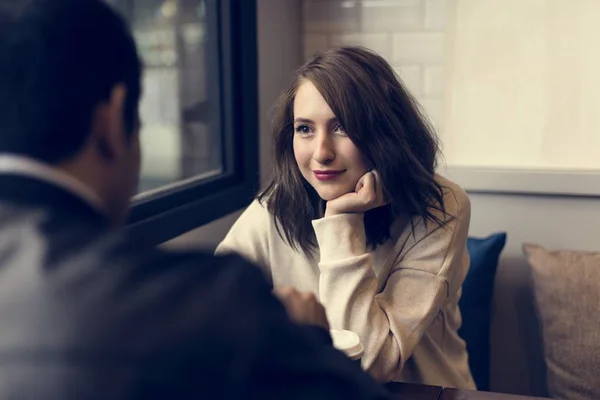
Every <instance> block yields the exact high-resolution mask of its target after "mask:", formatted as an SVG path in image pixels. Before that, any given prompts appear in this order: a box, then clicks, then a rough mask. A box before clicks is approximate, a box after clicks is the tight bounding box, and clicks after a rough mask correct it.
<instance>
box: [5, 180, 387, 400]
mask: <svg viewBox="0 0 600 400" xmlns="http://www.w3.org/2000/svg"><path fill="white" fill-rule="evenodd" d="M385 396H386V393H385V392H384V391H383V389H382V388H381V387H380V386H379V385H377V384H376V383H375V382H373V381H372V380H371V378H370V377H369V376H367V375H366V374H364V373H362V371H361V370H360V368H359V367H358V366H356V365H355V364H354V363H352V362H350V361H349V360H348V359H346V357H345V356H344V355H343V354H342V353H339V352H338V351H336V350H335V349H333V348H332V346H331V339H330V338H329V335H328V334H327V332H325V331H323V330H320V329H318V328H314V327H300V326H297V325H295V324H293V323H291V322H290V321H289V319H288V317H287V314H286V313H285V310H284V308H283V306H282V305H281V304H280V303H279V302H277V301H276V300H275V298H274V297H273V296H272V295H271V288H270V287H269V285H268V284H267V282H266V281H265V279H264V278H263V276H262V275H261V273H260V272H259V270H258V269H257V268H255V267H254V266H251V265H249V264H247V263H246V262H245V261H243V260H241V259H240V258H237V257H232V256H229V257H224V258H217V257H214V256H212V255H209V254H202V253H198V252H186V253H168V252H165V251H160V250H158V249H144V248H139V247H137V246H136V245H135V244H134V242H133V241H130V240H128V239H127V238H126V237H125V236H124V235H122V234H121V235H119V234H116V233H110V232H109V228H108V223H107V220H106V219H105V218H104V217H103V216H102V215H100V214H98V213H97V212H96V211H94V210H93V209H92V208H91V207H90V206H89V205H88V204H87V203H85V202H84V201H82V200H81V199H80V198H78V197H76V196H74V195H72V194H70V193H68V192H66V191H64V190H62V189H60V188H58V187H56V186H53V185H51V184H49V183H45V182H42V181H39V180H36V179H33V178H27V177H22V176H10V175H0V398H1V399H3V400H4V399H19V400H21V399H89V398H94V399H106V400H108V399H182V398H185V399H187V398H207V399H221V398H227V399H233V398H257V399H275V398H277V399H319V398H327V399H363V398H364V399H371V398H384V397H385Z"/></svg>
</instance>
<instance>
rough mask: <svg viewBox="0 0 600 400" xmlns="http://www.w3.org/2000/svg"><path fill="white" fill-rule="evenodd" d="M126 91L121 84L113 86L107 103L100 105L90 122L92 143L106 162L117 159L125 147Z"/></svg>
mask: <svg viewBox="0 0 600 400" xmlns="http://www.w3.org/2000/svg"><path fill="white" fill-rule="evenodd" d="M126 95H127V89H126V88H125V85H123V84H117V85H115V86H114V87H113V88H112V90H111V92H110V96H109V98H108V100H107V101H105V102H103V103H100V104H99V105H98V107H96V110H95V112H94V118H93V121H92V132H91V133H92V135H91V136H92V141H93V143H94V145H95V147H96V148H97V150H98V152H99V153H100V155H101V156H102V158H105V159H106V160H114V159H117V158H119V157H120V156H121V155H122V154H123V153H124V152H125V151H126V146H127V137H126V135H127V128H126V126H125V115H124V111H125V97H126Z"/></svg>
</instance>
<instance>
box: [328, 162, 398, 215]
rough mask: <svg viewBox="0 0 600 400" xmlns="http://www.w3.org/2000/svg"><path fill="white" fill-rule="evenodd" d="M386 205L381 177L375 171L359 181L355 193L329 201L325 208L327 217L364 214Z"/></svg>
mask: <svg viewBox="0 0 600 400" xmlns="http://www.w3.org/2000/svg"><path fill="white" fill-rule="evenodd" d="M385 204H387V202H386V201H385V198H384V195H383V187H382V184H381V177H380V176H379V174H378V173H377V171H375V170H373V171H369V172H367V173H366V174H364V175H363V176H362V177H361V178H360V179H359V180H358V182H357V183H356V186H355V188H354V191H353V192H350V193H346V194H344V195H342V196H340V197H338V198H336V199H333V200H329V201H328V202H327V206H326V208H325V216H326V217H331V216H333V215H338V214H348V213H364V212H367V211H369V210H371V209H373V208H377V207H381V206H384V205H385Z"/></svg>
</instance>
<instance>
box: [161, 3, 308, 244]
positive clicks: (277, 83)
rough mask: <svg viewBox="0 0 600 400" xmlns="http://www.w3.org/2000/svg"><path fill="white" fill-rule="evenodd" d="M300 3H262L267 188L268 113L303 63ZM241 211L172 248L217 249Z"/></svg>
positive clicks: (260, 48) (262, 121)
mask: <svg viewBox="0 0 600 400" xmlns="http://www.w3.org/2000/svg"><path fill="white" fill-rule="evenodd" d="M301 11H302V10H301V4H300V0H258V1H257V27H258V75H259V76H258V91H259V112H260V174H261V184H262V185H263V186H264V185H265V184H266V183H267V182H268V181H269V178H270V176H271V169H272V167H271V166H272V159H273V154H272V151H271V133H270V130H269V126H270V120H269V117H268V111H269V110H270V108H271V107H272V105H273V103H274V102H275V100H276V99H277V98H278V97H279V94H280V93H281V91H282V90H283V89H284V88H285V86H286V85H287V84H288V82H289V81H290V80H291V78H292V76H293V72H294V70H295V69H296V68H298V67H299V66H300V63H301V56H300V54H301V48H302V47H301V46H302V45H301V43H302V38H301V29H300V21H301V17H300V15H301ZM240 213H241V211H237V212H234V213H232V214H229V215H227V216H225V217H223V218H221V219H219V220H216V221H213V222H212V223H210V224H208V225H205V226H203V227H201V228H199V229H196V230H194V231H191V232H188V233H186V234H184V235H182V236H180V237H178V238H176V239H174V240H172V241H171V242H169V243H168V244H167V245H169V246H176V247H180V246H185V247H187V246H194V247H196V246H202V247H214V246H216V245H217V244H218V243H219V242H220V241H221V240H223V238H224V237H225V235H226V234H227V231H228V230H229V228H230V227H231V225H232V224H233V223H234V222H235V220H236V219H237V218H238V217H239V215H240Z"/></svg>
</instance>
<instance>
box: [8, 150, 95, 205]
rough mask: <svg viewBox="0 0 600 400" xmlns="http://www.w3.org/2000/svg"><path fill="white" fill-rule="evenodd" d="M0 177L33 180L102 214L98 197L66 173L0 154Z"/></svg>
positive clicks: (19, 157)
mask: <svg viewBox="0 0 600 400" xmlns="http://www.w3.org/2000/svg"><path fill="white" fill-rule="evenodd" d="M0 175H17V176H25V177H29V178H34V179H37V180H40V181H43V182H46V183H49V184H51V185H54V186H58V187H59V188H61V189H63V190H65V191H67V192H69V193H70V194H72V195H74V196H77V197H78V198H80V199H81V200H83V201H84V202H85V203H87V204H88V205H89V206H91V207H92V208H93V209H94V210H96V211H97V212H99V213H102V214H104V213H105V208H104V206H103V204H102V201H101V200H100V197H99V196H98V195H97V193H96V192H94V191H93V190H92V189H91V188H90V187H89V186H88V185H86V184H85V183H83V182H81V181H80V180H78V179H77V178H75V177H73V176H71V175H69V174H68V173H66V172H64V171H62V170H60V169H58V168H55V167H52V166H50V165H48V164H44V163H42V162H39V161H37V160H34V159H32V158H28V157H24V156H19V155H14V154H6V153H4V154H2V153H0Z"/></svg>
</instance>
